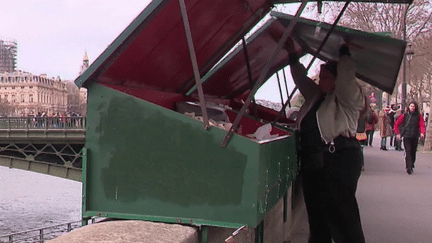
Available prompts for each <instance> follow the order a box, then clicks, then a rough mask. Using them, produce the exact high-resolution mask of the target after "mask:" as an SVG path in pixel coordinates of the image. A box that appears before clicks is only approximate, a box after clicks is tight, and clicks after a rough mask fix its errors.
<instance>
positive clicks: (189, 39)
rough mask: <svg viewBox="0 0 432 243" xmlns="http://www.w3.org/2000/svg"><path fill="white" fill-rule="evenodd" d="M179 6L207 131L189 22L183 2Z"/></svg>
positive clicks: (206, 119)
mask: <svg viewBox="0 0 432 243" xmlns="http://www.w3.org/2000/svg"><path fill="white" fill-rule="evenodd" d="M179 4H180V10H181V15H182V19H183V25H184V28H185V34H186V39H187V43H188V47H189V54H190V57H191V62H192V68H193V72H194V77H195V83H196V87H197V91H198V97H199V101H200V107H201V112H202V114H203V120H204V129H206V130H207V129H209V128H210V125H209V120H208V115H207V108H206V104H205V99H204V92H203V89H202V85H201V76H200V73H199V69H198V62H197V58H196V54H195V48H194V45H193V40H192V32H191V29H190V25H189V20H188V17H187V12H186V4H185V2H184V0H179Z"/></svg>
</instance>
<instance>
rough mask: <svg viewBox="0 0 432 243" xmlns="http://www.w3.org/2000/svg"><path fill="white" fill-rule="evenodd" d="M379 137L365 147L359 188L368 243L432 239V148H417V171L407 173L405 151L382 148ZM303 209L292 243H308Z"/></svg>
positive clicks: (417, 242) (415, 242)
mask: <svg viewBox="0 0 432 243" xmlns="http://www.w3.org/2000/svg"><path fill="white" fill-rule="evenodd" d="M380 140H381V138H380V137H379V136H376V137H375V139H374V142H373V147H365V148H364V156H365V170H364V171H363V172H362V175H361V176H360V180H359V184H358V189H357V201H358V204H359V207H360V215H361V220H362V225H363V231H364V235H365V238H366V242H371V243H389V242H391V243H407V242H409V243H429V242H432V231H431V227H432V151H428V152H423V151H418V152H417V160H416V163H415V169H414V173H413V174H412V175H408V174H407V173H406V171H405V162H404V152H401V151H395V150H392V149H390V150H388V151H382V150H380V149H379V148H380ZM422 149H423V148H419V150H422ZM303 206H304V205H303ZM302 212H303V213H304V217H299V219H300V221H301V223H300V224H299V225H300V227H298V228H297V230H296V236H295V237H294V238H295V240H292V241H291V243H307V237H308V223H307V217H306V212H305V210H303V211H302Z"/></svg>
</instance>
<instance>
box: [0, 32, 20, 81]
mask: <svg viewBox="0 0 432 243" xmlns="http://www.w3.org/2000/svg"><path fill="white" fill-rule="evenodd" d="M17 46H18V44H17V41H16V40H13V39H2V38H0V73H4V72H8V73H12V72H13V71H15V69H16V64H17V53H18V48H17Z"/></svg>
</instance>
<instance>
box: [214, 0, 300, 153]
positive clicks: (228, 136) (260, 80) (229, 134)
mask: <svg viewBox="0 0 432 243" xmlns="http://www.w3.org/2000/svg"><path fill="white" fill-rule="evenodd" d="M307 2H308V0H302V4H301V5H300V7H299V9H298V10H297V13H296V15H295V17H294V19H293V21H292V22H291V23H290V24H289V25H288V27H287V28H286V30H285V32H284V33H283V35H282V38H281V39H280V40H279V43H278V45H277V46H276V48H275V50H274V51H273V53H272V55H271V57H270V60H269V61H268V62H267V64H266V66H265V67H264V69H263V70H262V72H261V74H260V76H259V78H258V80H257V82H256V83H255V85H254V87H253V88H252V90H251V92H250V93H249V95H248V97H247V99H246V101H245V103H244V105H243V106H242V108H241V109H240V112H239V113H238V114H237V117H236V119H235V120H234V123H233V125H232V126H231V129H230V130H229V131H228V132H227V134H226V136H225V138H224V140H223V141H222V144H221V146H222V147H226V145H227V144H228V142H229V140H230V139H231V137H232V135H233V133H234V131H235V130H236V129H237V127H238V125H239V123H240V120H241V118H242V117H243V115H244V114H245V112H246V109H247V108H248V107H249V104H250V102H251V101H252V98H253V97H254V95H255V93H256V92H257V91H258V89H259V87H261V85H262V84H263V83H264V81H265V78H266V76H267V73H268V71H269V70H270V66H271V64H272V62H273V60H274V59H275V57H276V55H278V54H279V52H280V50H281V49H282V45H283V44H285V42H286V40H287V39H288V37H289V36H290V35H291V32H292V30H293V29H294V26H295V25H296V24H297V21H298V19H299V18H300V15H301V13H302V12H303V9H304V8H305V7H306V4H307Z"/></svg>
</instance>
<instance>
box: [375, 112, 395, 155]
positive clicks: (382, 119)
mask: <svg viewBox="0 0 432 243" xmlns="http://www.w3.org/2000/svg"><path fill="white" fill-rule="evenodd" d="M389 109H390V108H389ZM378 127H379V130H380V136H381V148H380V149H381V150H384V151H387V138H388V137H390V136H391V133H392V128H391V126H390V118H389V117H388V115H387V110H386V109H384V110H381V111H380V113H379V122H378Z"/></svg>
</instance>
